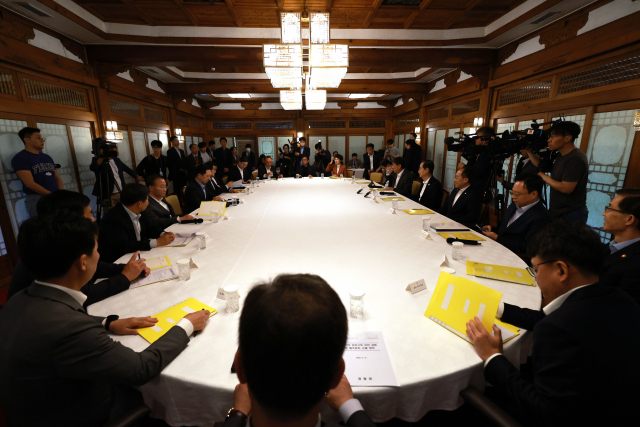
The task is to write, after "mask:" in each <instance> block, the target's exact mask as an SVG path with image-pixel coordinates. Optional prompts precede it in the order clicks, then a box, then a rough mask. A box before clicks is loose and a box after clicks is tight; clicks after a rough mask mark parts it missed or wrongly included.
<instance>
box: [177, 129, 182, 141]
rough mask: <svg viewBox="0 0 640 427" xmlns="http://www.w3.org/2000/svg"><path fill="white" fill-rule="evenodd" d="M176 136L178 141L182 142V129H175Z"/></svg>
mask: <svg viewBox="0 0 640 427" xmlns="http://www.w3.org/2000/svg"><path fill="white" fill-rule="evenodd" d="M176 136H177V137H178V141H180V142H184V136H182V129H180V128H177V129H176Z"/></svg>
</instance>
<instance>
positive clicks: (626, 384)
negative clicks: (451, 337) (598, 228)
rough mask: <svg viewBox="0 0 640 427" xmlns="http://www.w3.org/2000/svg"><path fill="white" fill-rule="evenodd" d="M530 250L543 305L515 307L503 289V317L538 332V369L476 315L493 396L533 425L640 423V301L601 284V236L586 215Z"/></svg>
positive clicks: (473, 333)
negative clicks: (527, 366)
mask: <svg viewBox="0 0 640 427" xmlns="http://www.w3.org/2000/svg"><path fill="white" fill-rule="evenodd" d="M527 252H528V255H529V256H531V257H532V259H531V263H532V266H533V269H534V270H535V271H536V276H535V278H536V283H537V284H538V286H539V287H540V291H541V292H542V295H543V297H542V307H541V309H540V310H539V311H538V310H530V309H525V308H520V307H518V306H515V305H512V304H510V303H509V302H510V301H513V298H514V297H513V296H511V295H509V294H506V293H505V294H503V297H502V298H503V301H502V302H501V303H500V307H499V308H498V312H497V315H496V317H498V318H500V319H501V320H502V321H503V322H506V323H509V324H511V325H514V326H517V327H519V328H522V329H526V330H527V331H530V333H531V332H532V335H533V338H532V342H533V345H532V350H531V359H532V363H531V366H532V375H525V374H523V373H522V372H520V371H519V370H518V369H517V368H516V367H515V366H514V365H512V364H511V362H510V361H509V360H508V359H507V358H506V357H505V356H504V355H503V354H502V353H503V348H502V335H501V332H500V329H499V328H498V327H497V326H495V325H494V326H493V334H491V333H490V332H488V331H487V330H486V329H485V328H484V326H482V323H481V321H480V320H479V319H478V318H477V317H476V318H475V319H473V320H471V321H470V322H469V323H467V334H468V336H469V338H470V339H471V342H472V343H473V347H474V349H475V350H476V352H477V353H478V356H480V358H481V359H482V360H483V361H484V377H485V380H486V381H487V382H489V383H490V384H491V385H492V386H493V387H489V388H487V389H486V390H485V394H486V395H487V397H489V398H490V399H491V400H493V401H495V402H496V403H498V404H499V405H500V406H502V408H503V409H504V410H505V411H507V412H509V413H511V415H512V416H514V417H515V418H516V419H517V420H518V421H519V422H520V423H521V424H522V425H526V426H531V425H535V426H545V427H546V426H605V425H615V426H632V425H637V422H638V414H637V411H638V409H637V408H638V400H639V399H640V388H638V383H639V382H640V364H639V363H638V357H640V340H637V339H635V337H636V336H637V334H638V330H640V306H638V304H637V303H636V302H635V301H634V300H633V299H632V298H631V297H630V296H629V295H627V294H626V293H624V292H623V291H621V290H620V289H615V288H612V287H608V286H605V285H604V284H602V283H599V273H600V271H601V269H602V264H603V261H604V258H605V253H606V252H605V247H604V245H603V244H602V242H601V241H600V236H599V235H598V234H597V233H596V232H595V231H593V230H591V229H590V228H589V227H587V226H586V225H584V224H580V223H578V222H570V221H567V220H562V219H560V220H556V221H553V222H552V223H551V224H549V225H548V226H546V227H545V228H543V229H542V230H540V232H539V233H537V234H536V235H535V236H534V237H533V239H532V240H531V242H530V243H529V246H528V247H527Z"/></svg>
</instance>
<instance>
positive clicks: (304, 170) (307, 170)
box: [296, 165, 318, 178]
mask: <svg viewBox="0 0 640 427" xmlns="http://www.w3.org/2000/svg"><path fill="white" fill-rule="evenodd" d="M296 173H297V174H298V175H300V176H301V177H303V178H304V177H307V176H309V175H311V176H318V174H317V173H316V170H315V168H314V167H313V166H311V165H308V166H307V167H304V166H298V169H297V170H296Z"/></svg>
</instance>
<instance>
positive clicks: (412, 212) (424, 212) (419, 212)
mask: <svg viewBox="0 0 640 427" xmlns="http://www.w3.org/2000/svg"><path fill="white" fill-rule="evenodd" d="M403 211H404V212H406V213H407V214H409V215H432V214H434V212H431V211H430V210H429V209H403Z"/></svg>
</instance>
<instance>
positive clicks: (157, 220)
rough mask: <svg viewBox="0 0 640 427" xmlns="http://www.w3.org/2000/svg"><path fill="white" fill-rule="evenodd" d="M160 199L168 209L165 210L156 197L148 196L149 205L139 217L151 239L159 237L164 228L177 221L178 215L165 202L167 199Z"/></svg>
mask: <svg viewBox="0 0 640 427" xmlns="http://www.w3.org/2000/svg"><path fill="white" fill-rule="evenodd" d="M162 201H163V202H164V203H165V204H166V205H167V207H168V208H169V210H166V209H165V208H164V207H162V205H160V203H159V202H158V201H157V200H156V199H154V198H153V197H152V196H149V206H147V209H145V210H144V211H143V212H142V217H141V218H140V221H144V222H145V223H146V228H147V230H149V236H150V237H151V238H153V239H157V238H158V237H160V235H161V234H162V232H163V231H164V229H165V228H167V227H169V226H170V225H172V224H176V223H177V222H178V216H177V215H176V213H175V211H174V210H173V207H172V206H171V205H170V204H169V202H167V199H165V198H163V199H162Z"/></svg>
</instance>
